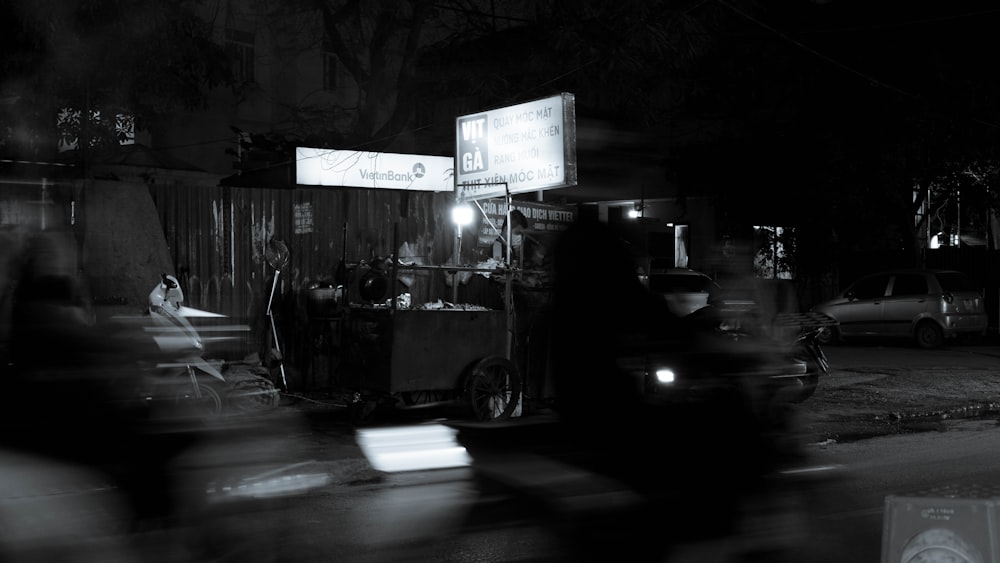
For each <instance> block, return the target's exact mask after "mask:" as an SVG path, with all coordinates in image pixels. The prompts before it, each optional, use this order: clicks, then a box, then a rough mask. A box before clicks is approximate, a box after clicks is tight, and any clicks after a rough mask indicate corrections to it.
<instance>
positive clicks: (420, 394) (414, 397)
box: [400, 390, 455, 407]
mask: <svg viewBox="0 0 1000 563" xmlns="http://www.w3.org/2000/svg"><path fill="white" fill-rule="evenodd" d="M454 396H455V392H454V391H435V390H432V391H403V392H402V393H401V394H400V398H401V399H402V400H403V404H404V405H406V406H408V407H414V406H419V405H427V404H431V403H439V402H442V401H451V400H452V399H453V398H454Z"/></svg>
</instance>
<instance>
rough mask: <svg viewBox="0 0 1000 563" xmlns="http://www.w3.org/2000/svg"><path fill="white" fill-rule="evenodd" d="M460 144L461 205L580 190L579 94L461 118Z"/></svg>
mask: <svg viewBox="0 0 1000 563" xmlns="http://www.w3.org/2000/svg"><path fill="white" fill-rule="evenodd" d="M455 141H456V142H455V147H456V150H455V186H456V188H455V189H456V196H457V199H459V200H460V201H461V200H474V199H483V198H488V197H496V196H500V195H504V194H505V192H506V190H508V189H509V190H510V193H512V194H516V193H521V192H532V191H538V190H547V189H552V188H564V187H567V186H575V185H576V108H575V98H574V97H573V94H567V93H562V94H559V95H556V96H551V97H548V98H543V99H541V100H535V101H531V102H526V103H523V104H518V105H514V106H508V107H504V108H499V109H494V110H489V111H484V112H480V113H476V114H472V115H465V116H462V117H459V118H458V120H457V123H456V139H455ZM505 184H506V186H505Z"/></svg>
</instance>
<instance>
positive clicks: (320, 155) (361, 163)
mask: <svg viewBox="0 0 1000 563" xmlns="http://www.w3.org/2000/svg"><path fill="white" fill-rule="evenodd" d="M453 165H454V159H452V158H451V157H447V156H427V155H422V154H397V153H386V152H360V151H341V150H332V149H311V148H305V147H296V148H295V183H297V184H301V185H305V186H342V187H354V188H384V189H390V190H419V191H429V192H450V191H452V190H454V178H453V170H452V166H453Z"/></svg>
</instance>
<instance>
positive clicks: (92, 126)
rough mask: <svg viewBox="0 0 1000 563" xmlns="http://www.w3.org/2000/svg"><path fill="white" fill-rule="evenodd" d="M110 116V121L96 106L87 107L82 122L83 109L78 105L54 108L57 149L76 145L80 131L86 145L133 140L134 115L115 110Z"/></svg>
mask: <svg viewBox="0 0 1000 563" xmlns="http://www.w3.org/2000/svg"><path fill="white" fill-rule="evenodd" d="M104 115H111V112H106V113H105V114H104ZM114 116H115V118H114V122H110V121H109V120H104V119H102V118H101V112H100V110H91V111H90V119H89V120H88V121H87V122H86V123H84V119H83V112H82V111H80V110H79V109H76V108H72V107H64V108H61V109H60V110H59V111H57V112H56V131H57V132H58V141H57V143H58V149H59V152H65V151H71V150H77V149H79V148H80V136H81V135H83V134H84V131H86V134H87V135H88V136H89V137H90V142H89V145H88V146H90V147H96V146H98V145H102V144H113V143H116V144H119V145H132V144H135V115H133V114H131V113H123V112H118V113H115V114H114ZM111 139H114V140H113V141H112V140H111Z"/></svg>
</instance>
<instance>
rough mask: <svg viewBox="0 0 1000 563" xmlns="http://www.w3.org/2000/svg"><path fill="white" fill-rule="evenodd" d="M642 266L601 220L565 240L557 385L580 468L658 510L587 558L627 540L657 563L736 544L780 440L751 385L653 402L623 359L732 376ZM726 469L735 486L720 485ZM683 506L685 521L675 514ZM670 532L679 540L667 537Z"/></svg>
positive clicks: (622, 523) (558, 262)
mask: <svg viewBox="0 0 1000 563" xmlns="http://www.w3.org/2000/svg"><path fill="white" fill-rule="evenodd" d="M633 255H634V253H633V251H632V248H631V247H630V245H629V243H628V242H627V239H626V238H625V236H624V235H623V233H621V232H619V231H618V230H617V229H615V228H614V227H613V226H612V225H609V224H607V223H604V222H601V221H599V220H597V219H588V218H582V219H580V220H578V221H577V222H576V223H574V224H573V225H571V226H570V227H569V228H568V229H567V230H566V231H564V232H563V233H562V236H561V237H560V239H559V240H558V242H557V244H556V247H555V254H554V267H555V286H554V292H553V296H552V307H553V309H552V316H551V322H552V327H551V328H552V339H553V340H552V347H551V352H552V375H553V377H554V383H555V392H556V393H555V394H556V403H555V408H556V410H557V412H558V414H559V419H560V424H561V425H562V428H563V435H564V437H565V442H566V444H567V445H568V446H569V448H570V449H573V450H575V454H574V459H575V460H578V462H579V463H582V464H584V465H586V466H587V467H588V468H589V469H590V470H592V471H596V472H598V473H601V474H604V475H609V476H611V477H613V478H615V479H618V480H620V481H621V482H624V483H626V484H628V485H629V486H631V487H632V488H633V489H634V490H636V491H638V492H639V493H641V494H643V495H644V496H645V497H646V498H647V500H648V501H649V503H648V505H646V507H645V508H646V509H648V511H647V510H642V511H639V512H634V513H629V514H625V515H620V517H617V518H609V519H607V520H605V521H604V522H602V523H601V526H609V527H611V528H613V529H606V528H602V529H601V530H599V531H592V532H593V533H586V534H581V535H582V536H585V537H588V538H592V539H594V542H593V543H588V544H587V546H586V547H585V548H584V550H585V551H591V552H602V550H606V551H607V553H608V554H611V553H614V551H615V549H616V545H618V544H617V543H616V541H617V540H623V541H629V542H642V543H641V544H640V545H641V547H640V549H647V550H649V551H650V553H647V554H646V555H649V556H651V557H657V556H659V555H661V553H658V552H659V551H661V550H664V549H669V545H670V543H671V542H672V541H676V542H681V541H686V540H689V539H691V537H692V536H695V535H697V534H701V533H710V534H716V535H722V536H724V535H725V534H727V533H728V531H729V529H730V528H729V527H730V526H733V525H734V522H735V518H736V511H737V510H738V503H737V501H736V498H737V495H738V494H739V493H740V492H741V491H740V490H741V488H743V487H749V486H752V485H751V483H752V482H753V481H754V480H755V479H757V478H758V477H759V476H760V473H761V472H762V471H764V470H765V469H764V468H765V467H766V460H764V459H763V457H765V456H766V455H767V453H766V452H767V451H768V449H767V448H764V447H761V445H762V443H763V442H764V441H766V440H768V439H769V438H770V437H769V434H768V432H767V431H766V430H765V429H763V428H762V427H761V426H760V424H761V421H759V420H757V419H755V416H754V409H753V405H751V404H750V399H749V396H750V394H749V393H745V392H744V391H745V389H744V387H745V386H752V385H753V382H751V381H744V382H738V383H737V382H734V383H733V385H731V386H719V387H718V388H717V389H715V390H713V391H712V392H711V393H710V394H707V395H705V396H702V395H699V396H692V397H691V398H690V400H683V399H682V400H680V401H675V402H671V403H669V404H666V405H664V404H661V403H656V402H650V401H647V400H645V399H646V398H645V397H644V389H643V386H642V385H641V384H637V382H636V381H635V380H634V379H632V378H631V377H630V375H629V374H628V373H627V372H626V371H625V370H624V369H623V367H622V365H621V364H620V362H619V360H620V359H621V358H624V357H626V356H628V355H630V354H631V355H635V353H636V352H642V349H643V347H646V350H656V351H658V352H664V353H668V354H674V355H675V356H676V357H677V358H680V359H683V360H686V361H688V365H689V366H690V367H691V368H694V369H700V370H704V371H706V372H710V371H711V370H712V369H714V368H715V366H716V365H724V364H723V362H722V360H720V356H721V355H722V354H723V353H724V352H725V350H723V349H721V348H716V347H713V346H714V341H715V340H717V339H708V338H706V337H704V336H703V335H702V334H700V333H699V331H698V330H697V329H696V327H695V326H694V325H692V324H691V323H690V322H689V321H687V320H686V319H685V318H683V317H678V316H676V315H674V314H673V313H671V312H670V310H669V308H668V306H667V303H666V301H665V300H663V299H661V298H660V297H659V296H657V295H656V294H654V293H652V292H650V291H648V289H646V288H645V287H644V286H643V285H642V283H641V281H640V280H639V277H638V276H637V275H636V271H637V270H636V267H635V263H634V260H633ZM735 361H739V359H737V360H735ZM580 460H582V461H580ZM720 468H724V469H725V470H726V472H727V473H726V477H725V478H724V479H722V480H716V479H713V478H711V476H713V475H717V474H718V471H719V470H720ZM679 505H684V506H685V509H684V510H683V511H681V512H683V516H681V515H674V513H675V512H676V511H674V510H672V509H671V507H676V506H679ZM698 507H703V510H701V511H699V510H698ZM667 530H669V531H671V533H673V534H674V535H673V536H671V537H664V534H665V533H666V531H667ZM600 538H604V539H600Z"/></svg>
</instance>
